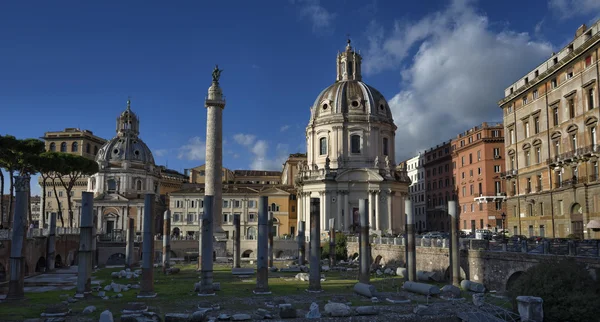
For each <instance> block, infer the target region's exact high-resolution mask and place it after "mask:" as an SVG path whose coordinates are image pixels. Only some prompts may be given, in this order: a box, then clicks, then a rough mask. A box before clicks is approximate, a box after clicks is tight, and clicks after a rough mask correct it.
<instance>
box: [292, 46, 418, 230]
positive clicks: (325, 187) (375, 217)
mask: <svg viewBox="0 0 600 322" xmlns="http://www.w3.org/2000/svg"><path fill="white" fill-rule="evenodd" d="M396 129H397V127H396V125H395V124H394V120H393V118H392V113H391V111H390V108H389V105H388V103H387V101H386V100H385V98H384V97H383V95H382V94H381V93H380V92H379V91H377V90H376V89H375V88H373V87H371V86H369V85H367V84H365V83H364V82H363V81H362V75H361V56H360V54H358V53H357V52H356V51H354V50H353V48H352V46H351V44H350V41H348V45H347V46H346V49H345V51H344V52H342V53H340V54H338V57H337V77H336V81H335V82H334V83H333V84H332V85H331V86H329V87H327V88H325V89H324V90H323V91H322V92H321V93H320V94H319V96H317V99H316V100H315V102H314V104H313V105H312V107H311V115H310V121H309V123H308V126H307V128H306V145H307V159H306V161H305V162H301V163H300V164H298V166H297V167H298V175H297V176H296V180H295V185H296V188H297V190H298V222H300V221H305V222H306V227H307V228H306V229H307V231H308V229H309V228H308V227H310V216H309V210H310V199H311V198H319V199H320V207H321V209H320V214H321V216H320V226H321V230H328V229H329V228H330V227H329V219H331V218H334V219H335V223H334V225H335V227H334V228H335V229H336V230H341V231H356V229H357V228H358V224H359V217H358V201H359V199H368V200H369V208H368V211H369V218H370V229H371V231H372V232H374V233H377V234H398V233H401V232H403V231H404V225H405V212H404V199H405V198H407V197H408V186H409V184H410V180H409V178H408V176H407V174H406V172H405V171H399V170H397V169H396V164H395V162H396V161H395V157H394V155H395V151H394V147H395V139H396Z"/></svg>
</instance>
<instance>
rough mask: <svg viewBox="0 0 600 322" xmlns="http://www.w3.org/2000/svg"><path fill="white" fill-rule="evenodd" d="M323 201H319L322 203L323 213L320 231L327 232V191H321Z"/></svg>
mask: <svg viewBox="0 0 600 322" xmlns="http://www.w3.org/2000/svg"><path fill="white" fill-rule="evenodd" d="M322 199H323V200H322V201H321V202H322V203H323V213H322V214H321V229H323V230H328V229H329V227H327V226H329V222H328V219H329V209H327V191H323V198H322Z"/></svg>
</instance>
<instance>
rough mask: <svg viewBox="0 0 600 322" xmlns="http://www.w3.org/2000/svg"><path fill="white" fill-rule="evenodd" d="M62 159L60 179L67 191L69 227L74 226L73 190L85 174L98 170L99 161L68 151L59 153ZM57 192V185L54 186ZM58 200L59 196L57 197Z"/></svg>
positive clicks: (59, 169) (59, 168) (59, 172)
mask: <svg viewBox="0 0 600 322" xmlns="http://www.w3.org/2000/svg"><path fill="white" fill-rule="evenodd" d="M58 155H59V158H60V160H61V162H60V166H59V167H58V169H57V170H58V171H57V172H58V174H59V176H58V180H59V181H60V183H61V185H62V186H63V188H64V189H65V191H66V193H67V205H68V209H69V227H73V202H72V199H71V197H72V196H71V191H73V186H75V183H76V182H77V180H79V179H81V178H82V177H84V176H88V175H92V174H94V173H96V172H98V163H96V161H94V160H90V159H88V158H85V157H82V156H79V155H75V154H68V153H59V154H58ZM54 190H55V192H56V185H55V188H54ZM57 200H58V197H57Z"/></svg>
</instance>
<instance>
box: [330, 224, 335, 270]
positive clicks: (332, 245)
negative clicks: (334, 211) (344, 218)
mask: <svg viewBox="0 0 600 322" xmlns="http://www.w3.org/2000/svg"><path fill="white" fill-rule="evenodd" d="M334 227H335V218H331V219H329V267H330V268H331V267H333V266H335V228H334Z"/></svg>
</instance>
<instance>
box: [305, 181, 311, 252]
mask: <svg viewBox="0 0 600 322" xmlns="http://www.w3.org/2000/svg"><path fill="white" fill-rule="evenodd" d="M310 195H311V193H310V192H307V193H305V196H304V197H305V198H304V221H306V223H305V226H304V228H306V227H308V240H309V242H310V227H312V226H311V225H310ZM304 235H305V236H306V230H305V231H304ZM309 247H310V246H309ZM309 252H310V248H309Z"/></svg>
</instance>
